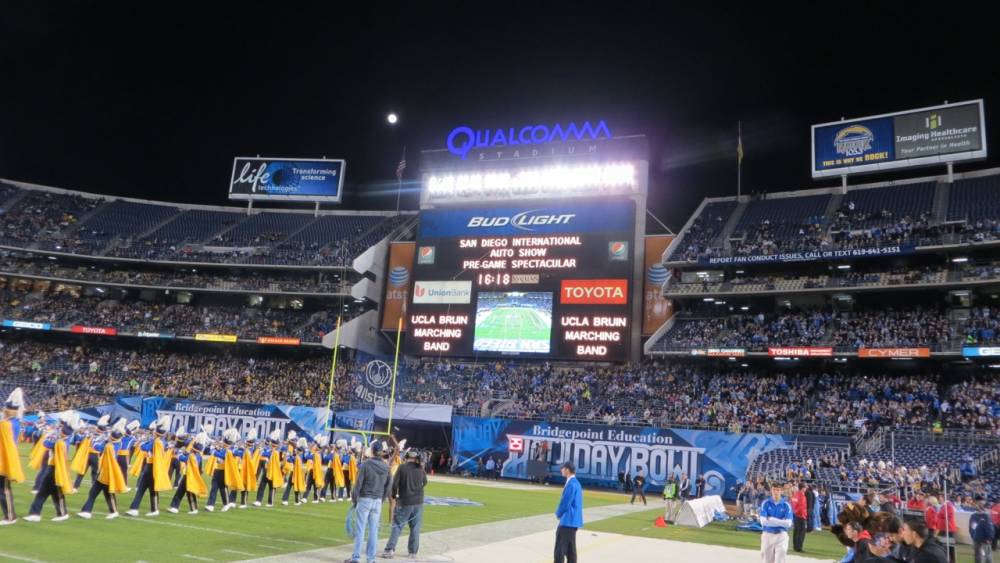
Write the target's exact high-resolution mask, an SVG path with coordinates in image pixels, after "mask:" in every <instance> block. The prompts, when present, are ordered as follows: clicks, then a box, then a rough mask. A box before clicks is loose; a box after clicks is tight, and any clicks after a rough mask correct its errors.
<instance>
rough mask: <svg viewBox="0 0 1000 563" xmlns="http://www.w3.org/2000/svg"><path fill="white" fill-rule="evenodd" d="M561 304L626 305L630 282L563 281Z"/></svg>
mask: <svg viewBox="0 0 1000 563" xmlns="http://www.w3.org/2000/svg"><path fill="white" fill-rule="evenodd" d="M559 302H560V303H563V304H566V305H625V304H627V303H628V280H562V286H561V289H560V291H559Z"/></svg>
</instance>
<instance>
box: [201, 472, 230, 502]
mask: <svg viewBox="0 0 1000 563" xmlns="http://www.w3.org/2000/svg"><path fill="white" fill-rule="evenodd" d="M220 493H221V497H222V505H223V506H225V505H226V503H228V502H229V489H227V488H226V470H225V469H216V470H215V471H213V472H212V488H211V489H210V490H209V491H208V501H207V502H206V503H205V506H215V495H218V494H220Z"/></svg>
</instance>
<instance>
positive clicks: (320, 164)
mask: <svg viewBox="0 0 1000 563" xmlns="http://www.w3.org/2000/svg"><path fill="white" fill-rule="evenodd" d="M345 165H346V163H345V162H344V161H343V160H328V159H286V158H259V157H237V158H235V159H233V172H232V176H231V178H230V181H229V199H244V200H246V199H250V200H253V199H261V200H284V201H324V202H333V203H340V200H341V194H342V193H343V188H344V168H345Z"/></svg>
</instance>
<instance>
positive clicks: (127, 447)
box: [118, 418, 139, 493]
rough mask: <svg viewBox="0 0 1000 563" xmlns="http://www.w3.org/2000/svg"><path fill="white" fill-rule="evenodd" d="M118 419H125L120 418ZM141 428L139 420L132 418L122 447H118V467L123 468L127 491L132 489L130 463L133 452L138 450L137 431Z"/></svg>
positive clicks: (123, 438)
mask: <svg viewBox="0 0 1000 563" xmlns="http://www.w3.org/2000/svg"><path fill="white" fill-rule="evenodd" d="M118 420H125V419H124V418H120V419H118ZM138 429H139V421H138V420H132V421H130V422H128V423H127V424H125V436H124V437H122V443H121V447H120V448H118V467H120V468H121V470H122V477H123V478H124V479H125V492H126V493H127V492H129V491H130V490H132V489H131V488H129V486H128V464H129V462H130V461H132V454H133V453H135V450H136V445H137V442H136V439H135V431H136V430H138Z"/></svg>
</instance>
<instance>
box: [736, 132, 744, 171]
mask: <svg viewBox="0 0 1000 563" xmlns="http://www.w3.org/2000/svg"><path fill="white" fill-rule="evenodd" d="M736 159H737V160H738V161H739V163H740V164H742V163H743V122H740V124H739V142H738V143H737V144H736Z"/></svg>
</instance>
